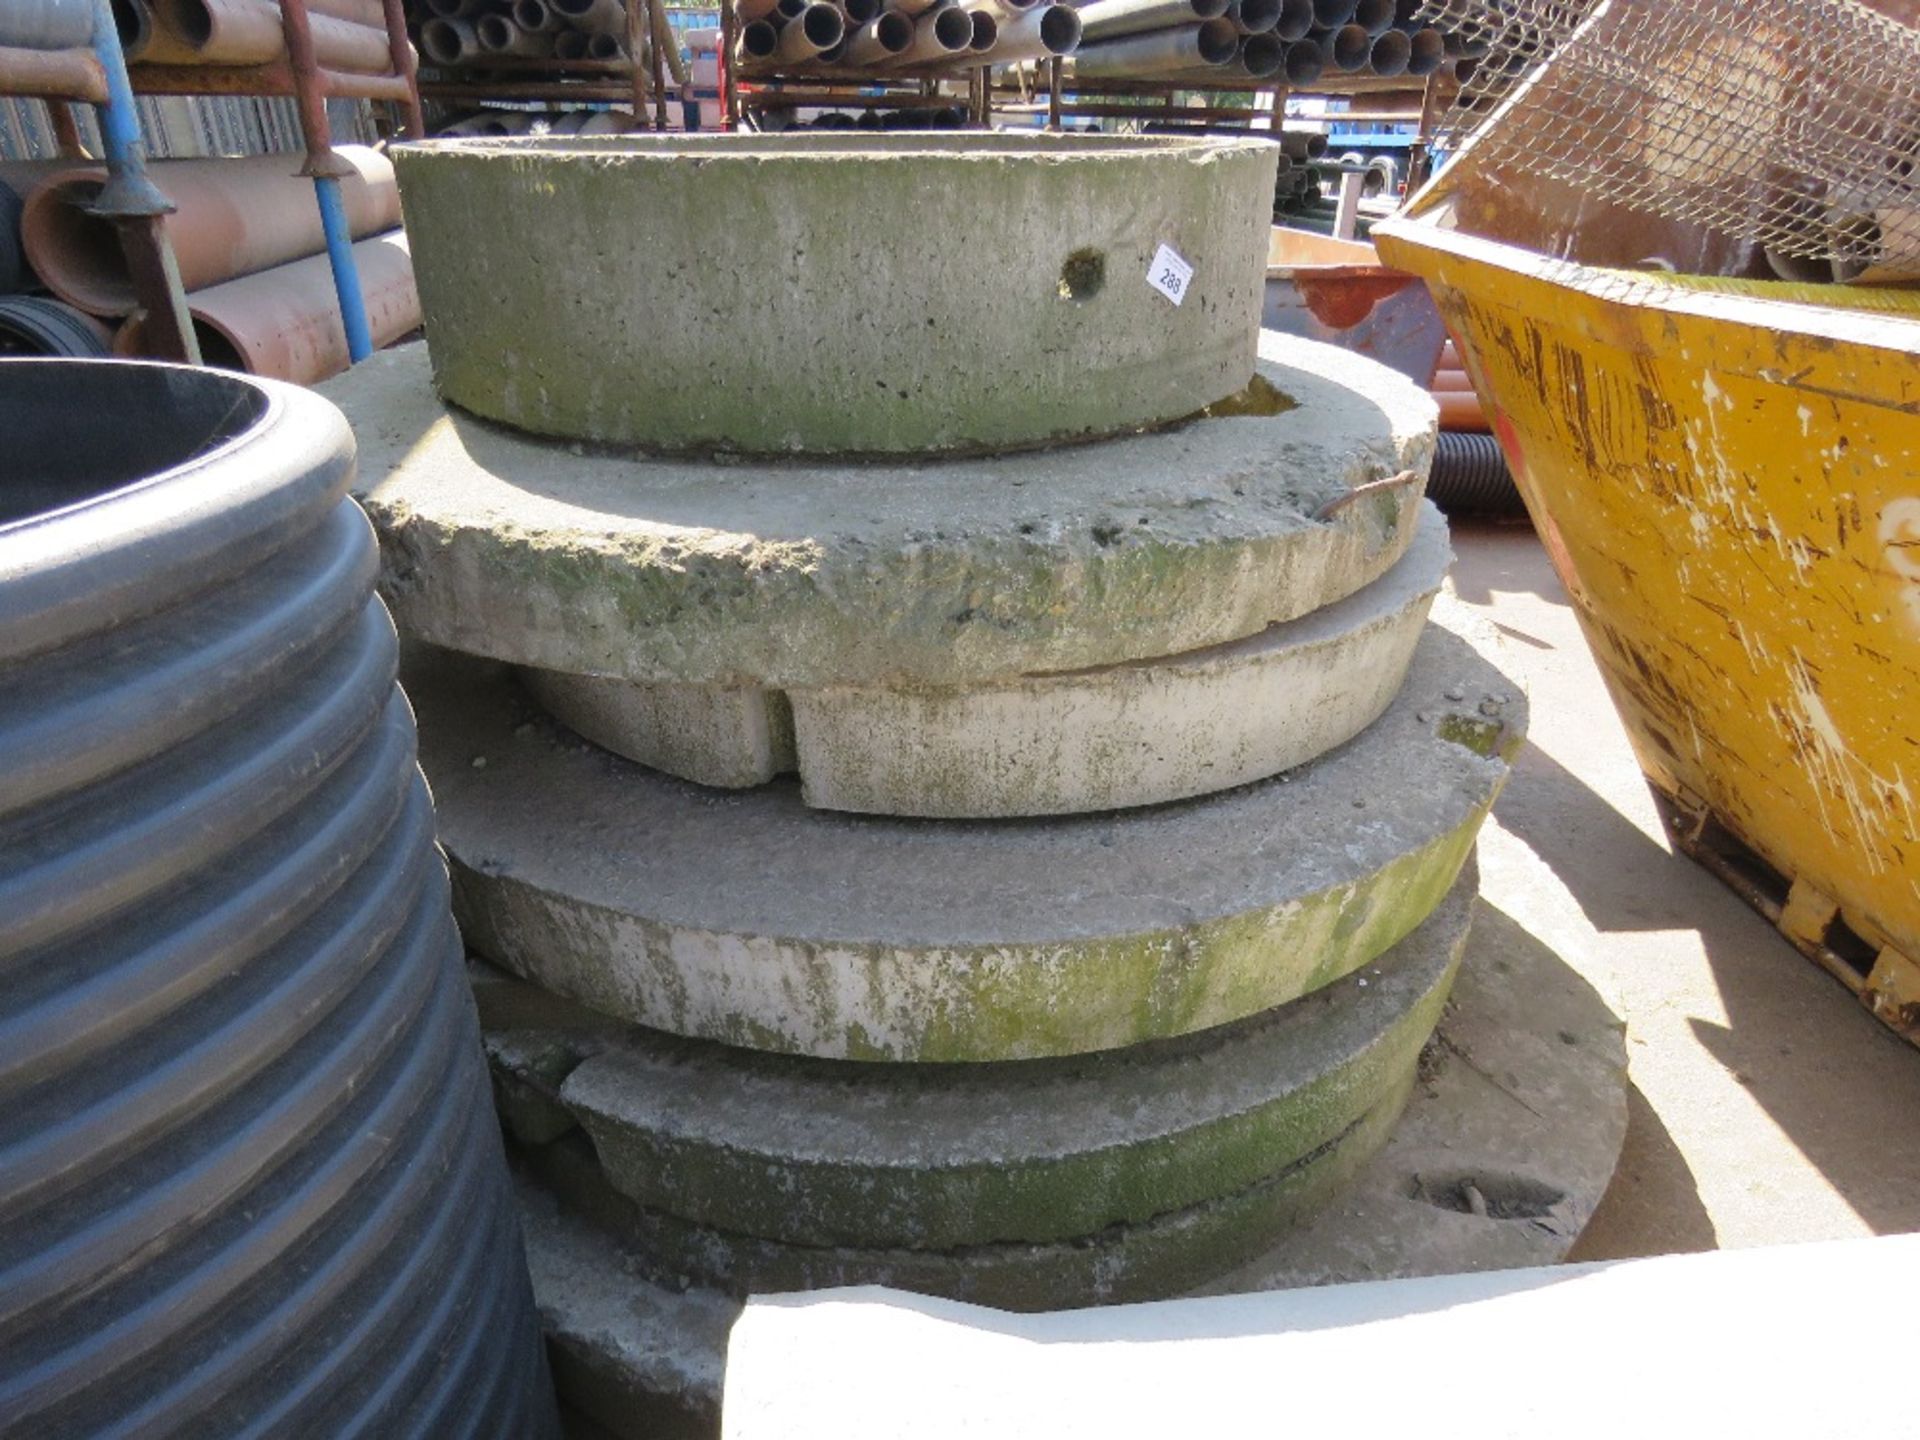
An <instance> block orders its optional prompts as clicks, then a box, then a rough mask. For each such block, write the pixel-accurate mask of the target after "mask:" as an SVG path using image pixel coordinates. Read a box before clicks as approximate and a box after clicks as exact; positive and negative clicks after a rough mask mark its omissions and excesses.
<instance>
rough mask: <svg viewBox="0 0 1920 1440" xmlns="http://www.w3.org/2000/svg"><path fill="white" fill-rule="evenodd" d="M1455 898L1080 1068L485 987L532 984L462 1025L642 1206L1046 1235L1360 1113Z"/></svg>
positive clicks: (1222, 1173) (921, 1241) (1434, 970)
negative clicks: (1375, 939) (949, 1058)
mask: <svg viewBox="0 0 1920 1440" xmlns="http://www.w3.org/2000/svg"><path fill="white" fill-rule="evenodd" d="M1474 888H1475V885H1474V880H1473V879H1472V872H1471V867H1469V870H1468V873H1467V874H1466V875H1464V876H1463V877H1462V879H1461V880H1460V881H1459V882H1457V883H1456V885H1455V887H1454V891H1453V893H1452V895H1451V896H1450V897H1449V898H1448V900H1447V901H1446V902H1444V903H1443V904H1442V905H1441V906H1440V908H1439V909H1438V910H1436V911H1435V913H1434V914H1433V915H1432V916H1430V917H1429V918H1428V919H1427V920H1426V921H1425V922H1424V923H1423V924H1422V925H1421V926H1420V927H1419V928H1418V929H1416V930H1415V931H1414V932H1413V934H1411V935H1409V936H1408V937H1407V938H1406V939H1404V940H1402V941H1401V942H1400V943H1399V944H1398V945H1396V946H1394V947H1393V949H1391V950H1390V951H1388V952H1387V954H1385V955H1383V956H1382V957H1381V958H1380V960H1379V961H1378V962H1376V963H1375V964H1374V965H1371V966H1368V967H1366V968H1365V969H1364V970H1363V971H1362V972H1360V973H1359V974H1355V975H1350V976H1348V977H1346V978H1345V979H1343V980H1341V981H1339V982H1337V983H1335V984H1333V985H1329V986H1327V987H1325V988H1324V989H1322V990H1320V991H1318V992H1316V993H1314V994H1312V995H1308V996H1303V997H1301V998H1300V999H1298V1000H1296V1001H1294V1002H1292V1003H1291V1004H1290V1005H1286V1006H1283V1007H1280V1008H1279V1009H1277V1010H1274V1011H1271V1012H1269V1013H1267V1014H1266V1015H1263V1016H1257V1017H1254V1018H1252V1019H1250V1020H1247V1021H1242V1022H1239V1023H1237V1024H1234V1025H1229V1026H1222V1027H1218V1028H1216V1029H1213V1030H1209V1031H1205V1032H1202V1033H1201V1034H1198V1035H1194V1036H1186V1037H1181V1038H1179V1039H1176V1040H1170V1041H1159V1042H1151V1043H1148V1044H1144V1045H1139V1046H1133V1047H1130V1048H1128V1049H1126V1050H1121V1051H1110V1052H1107V1053H1105V1054H1102V1055H1097V1056H1090V1057H1074V1058H1071V1059H1056V1060H1041V1061H1013V1062H1003V1063H1001V1064H993V1065H960V1066H956V1065H862V1064H858V1063H853V1062H845V1061H822V1060H812V1059H796V1058H793V1057H787V1056H768V1055H763V1054H757V1053H755V1052H752V1051H746V1050H741V1049H738V1048H735V1047H727V1046H717V1045H713V1044H711V1043H708V1042H702V1041H687V1040H680V1039H676V1038H674V1037H670V1036H665V1035H661V1034H659V1033H658V1032H655V1031H648V1030H643V1029H641V1028H639V1027H634V1026H626V1027H615V1026H612V1025H610V1024H609V1023H608V1022H605V1021H601V1022H599V1024H598V1025H594V1024H592V1023H591V1022H590V1021H589V1022H588V1023H586V1024H584V1025H583V1024H582V1023H581V1021H580V1020H577V1019H576V1020H573V1021H571V1022H565V1023H563V1024H561V1025H560V1026H558V1027H556V1028H554V1029H543V1028H540V1021H539V1018H538V1017H537V1016H533V1015H529V1014H528V1013H526V1012H527V1009H528V1008H529V1007H525V1006H521V1005H516V1004H514V1003H513V1001H512V1000H508V999H503V997H500V996H499V995H498V994H497V992H500V991H503V990H508V989H518V990H520V991H528V992H533V989H534V987H531V986H527V985H524V984H522V983H520V982H515V981H512V980H509V979H507V978H505V977H503V976H500V975H499V974H498V973H497V972H495V974H494V975H493V976H492V977H491V978H490V979H489V980H488V981H487V982H486V984H485V985H484V986H483V989H485V990H486V991H488V992H490V993H491V994H492V996H493V998H491V999H483V1001H482V1006H481V1011H482V1017H483V1025H484V1026H485V1029H486V1034H487V1047H488V1053H489V1058H490V1060H491V1062H492V1064H493V1067H494V1069H495V1072H496V1074H499V1073H500V1072H503V1071H504V1072H506V1073H508V1074H509V1075H511V1076H513V1078H514V1079H515V1080H516V1081H519V1082H521V1083H526V1084H530V1085H533V1086H535V1087H537V1088H540V1089H543V1090H544V1091H545V1092H546V1093H547V1094H549V1095H550V1096H552V1098H553V1101H554V1103H555V1104H556V1105H557V1106H558V1107H560V1108H561V1109H563V1110H564V1111H565V1112H566V1113H567V1114H568V1115H569V1116H570V1117H572V1118H574V1119H576V1120H577V1121H578V1122H579V1123H580V1124H581V1125H582V1126H583V1127H584V1128H585V1130H586V1133H587V1134H588V1136H589V1137H590V1138H591V1139H592V1141H593V1145H594V1149H595V1151H596V1153H597V1154H598V1156H599V1160H600V1164H601V1166H602V1168H603V1169H604V1170H605V1171H606V1172H607V1175H608V1178H609V1180H610V1181H611V1183H612V1184H613V1186H614V1188H616V1189H617V1190H619V1191H620V1192H621V1193H623V1194H625V1195H627V1196H628V1197H630V1198H631V1199H633V1200H635V1201H637V1202H639V1203H640V1204H642V1205H644V1206H646V1207H648V1208H650V1209H655V1210H659V1211H663V1212H665V1213H667V1214H671V1215H676V1216H679V1217H681V1218H683V1219H687V1220H690V1221H693V1222H694V1223H697V1224H702V1225H708V1226H713V1227H717V1228H719V1229H723V1230H729V1231H734V1232H737V1233H740V1234H746V1235H753V1236H758V1237H760V1238H763V1239H771V1240H779V1241H782V1242H786V1243H789V1244H799V1245H853V1246H862V1247H867V1248H874V1247H882V1248H885V1247H896V1246H897V1247H904V1248H909V1249H951V1248H954V1247H957V1246H962V1245H981V1244H991V1243H1000V1242H1008V1241H1035V1242H1044V1241H1055V1240H1070V1239H1073V1238H1075V1237H1078V1236H1085V1235H1091V1234H1093V1233H1095V1232H1097V1231H1100V1230H1103V1229H1105V1228H1106V1227H1107V1226H1109V1225H1116V1224H1139V1223H1143V1222H1145V1221H1147V1220H1150V1219H1152V1218H1153V1217H1154V1216H1156V1215H1160V1214H1165V1213H1167V1212H1170V1211H1173V1210H1179V1209H1184V1208H1186V1207H1187V1206H1190V1205H1196V1204H1199V1203H1201V1202H1203V1201H1207V1200H1215V1199H1219V1198H1221V1197H1223V1196H1227V1195H1231V1194H1234V1193H1237V1192H1238V1191H1241V1190H1243V1189H1246V1188H1247V1187H1248V1186H1251V1185H1254V1184H1256V1183H1257V1182H1259V1181H1260V1180H1261V1179H1263V1178H1265V1177H1267V1176H1270V1175H1272V1174H1273V1173H1274V1172H1275V1171H1276V1170H1278V1169H1280V1168H1282V1167H1283V1166H1284V1165H1285V1164H1287V1163H1289V1162H1290V1161H1291V1160H1294V1159H1297V1158H1299V1157H1301V1156H1303V1155H1306V1154H1308V1153H1309V1152H1312V1151H1314V1150H1316V1149H1318V1148H1319V1147H1320V1146H1322V1145H1324V1144H1326V1143H1327V1142H1328V1141H1330V1140H1332V1139H1333V1138H1334V1137H1336V1136H1338V1135H1339V1134H1341V1133H1342V1132H1343V1131H1345V1130H1346V1128H1347V1127H1348V1126H1349V1125H1351V1124H1353V1123H1354V1122H1355V1121H1356V1120H1358V1119H1359V1118H1360V1117H1361V1116H1362V1114H1364V1113H1365V1112H1366V1111H1368V1110H1370V1109H1371V1108H1372V1107H1373V1106H1374V1104H1375V1103H1376V1102H1378V1101H1379V1100H1380V1099H1381V1098H1382V1097H1383V1096H1384V1095H1385V1094H1387V1093H1388V1092H1389V1091H1390V1090H1391V1089H1392V1088H1393V1086H1394V1085H1396V1084H1397V1083H1398V1082H1399V1081H1400V1080H1401V1079H1402V1078H1403V1077H1404V1076H1405V1075H1406V1073H1407V1072H1408V1070H1409V1069H1410V1068H1411V1067H1412V1066H1413V1064H1414V1061H1415V1059H1416V1057H1417V1056H1418V1054H1419V1051H1420V1048H1421V1046H1422V1045H1423V1044H1424V1043H1425V1042H1426V1040H1427V1037H1428V1036H1429V1035H1430V1034H1431V1033H1432V1030H1433V1027H1434V1024H1435V1022H1436V1021H1437V1020H1438V1018H1439V1015H1440V1011H1441V1009H1442V1007H1443V1006H1444V1004H1445V1002H1446V998H1447V995H1448V992H1449V990H1450V988H1451V984H1452V979H1453V974H1454V970H1455V967H1456V965H1457V963H1458V960H1459V955H1460V951H1461V948H1462V946H1463V945H1464V943H1465V939H1466V934H1467V928H1468V924H1469V921H1470V919H1471V913H1472V904H1473V898H1472V897H1473V890H1474ZM534 993H537V992H534ZM580 1013H581V1014H582V1015H586V1014H588V1013H590V1012H580ZM554 1049H560V1050H566V1051H569V1052H570V1053H571V1054H572V1056H573V1064H572V1066H571V1067H570V1068H568V1069H567V1071H566V1073H565V1075H564V1077H560V1078H558V1079H556V1077H555V1076H554V1075H553V1073H552V1072H551V1071H547V1072H545V1073H542V1074H531V1073H527V1072H526V1071H524V1070H523V1069H522V1068H521V1067H522V1066H523V1065H524V1064H525V1063H526V1057H528V1056H529V1055H535V1054H546V1053H552V1051H553V1050H554ZM508 1129H509V1132H510V1133H512V1134H513V1135H514V1136H515V1137H516V1138H517V1139H519V1140H521V1141H523V1142H525V1143H530V1144H544V1143H545V1142H546V1141H548V1140H551V1139H554V1138H557V1135H558V1134H560V1133H564V1132H563V1131H556V1130H553V1129H552V1128H551V1127H550V1126H547V1125H544V1124H542V1125H537V1126H535V1127H534V1128H531V1129H529V1128H526V1127H524V1126H523V1125H522V1124H521V1123H520V1122H519V1121H518V1120H517V1119H516V1118H515V1117H514V1116H511V1115H510V1116H508Z"/></svg>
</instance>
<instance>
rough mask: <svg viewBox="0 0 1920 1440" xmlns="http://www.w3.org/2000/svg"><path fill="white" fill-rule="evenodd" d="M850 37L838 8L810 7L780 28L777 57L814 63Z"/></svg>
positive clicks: (776, 49) (819, 5) (828, 6)
mask: <svg viewBox="0 0 1920 1440" xmlns="http://www.w3.org/2000/svg"><path fill="white" fill-rule="evenodd" d="M846 33H847V20H846V17H845V16H844V15H842V14H841V13H840V10H839V8H838V7H837V6H834V5H828V4H825V3H822V4H817V5H809V6H807V8H806V9H805V10H802V11H801V12H800V14H799V15H798V16H796V17H795V18H794V19H792V20H789V21H788V22H787V23H786V24H785V25H782V26H781V27H780V40H779V43H778V45H776V46H775V47H774V54H775V55H776V56H778V57H779V58H780V59H782V60H811V59H813V58H814V56H816V55H818V54H819V53H820V52H821V51H822V50H829V49H831V48H833V47H834V46H835V45H838V44H839V43H840V40H841V37H842V36H844V35H845V34H846ZM967 33H968V34H969V35H971V34H972V33H973V29H972V27H971V26H968V27H967Z"/></svg>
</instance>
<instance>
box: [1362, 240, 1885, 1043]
mask: <svg viewBox="0 0 1920 1440" xmlns="http://www.w3.org/2000/svg"><path fill="white" fill-rule="evenodd" d="M1374 238H1375V241H1376V243H1377V244H1378V246H1379V249H1380V252H1381V254H1382V256H1383V257H1384V258H1385V259H1386V261H1387V262H1388V263H1389V264H1391V265H1394V266H1397V267H1399V268H1401V269H1405V270H1410V271H1413V272H1414V273H1416V274H1419V275H1421V276H1422V277H1423V278H1425V279H1426V281H1427V282H1428V284H1429V286H1430V287H1431V288H1432V290H1433V293H1434V298H1435V299H1436V301H1437V302H1438V303H1439V306H1440V309H1441V312H1442V314H1443V315H1444V316H1445V317H1446V320H1447V323H1448V326H1449V328H1450V329H1452V331H1453V332H1454V335H1455V338H1456V339H1457V341H1458V342H1459V346H1460V350H1461V354H1462V356H1463V357H1464V359H1465V362H1466V365H1467V369H1468V372H1469V374H1470V375H1471V376H1472V378H1473V382H1474V385H1475V388H1476V389H1477V390H1478V391H1479V393H1480V397H1481V400H1482V402H1483V403H1484V404H1485V405H1486V406H1487V408H1488V413H1489V416H1490V417H1491V418H1492V421H1493V425H1494V429H1495V432H1496V433H1497V434H1498V435H1499V437H1500V441H1501V444H1502V446H1503V448H1504V449H1505V450H1506V453H1507V457H1508V460H1509V463H1510V465H1511V468H1512V470H1513V473H1514V476H1515V479H1516V480H1517V482H1518V484H1519V487H1520V490H1521V492H1522V494H1523V495H1524V497H1525V499H1526V503H1527V508H1528V510H1529V511H1530V512H1531V514H1532V516H1533V519H1534V522H1535V524H1536V526H1537V527H1538V528H1539V531H1540V533H1541V535H1542V536H1543V537H1544V539H1545V541H1546V543H1547V546H1548V548H1549V550H1550V551H1551V553H1552V555H1553V558H1554V564H1555V566H1556V568H1557V569H1558V571H1559V573H1560V577H1561V579H1562V580H1563V581H1564V582H1565V584H1566V587H1567V589H1568V592H1569V593H1570V594H1571V595H1572V596H1573V598H1574V602H1575V604H1576V606H1577V608H1578V613H1579V615H1580V617H1581V621H1582V624H1583V627H1584V629H1585V631H1586V634H1587V637H1588V640H1589V641H1590V642H1591V644H1592V646H1593V649H1594V652H1595V654H1596V656H1597V657H1598V658H1599V661H1600V663H1601V666H1602V668H1603V670H1604V671H1605V674H1606V677H1607V682H1608V685H1609V688H1610V689H1611V691H1612V694H1613V698H1614V700H1615V702H1616V704H1617V705H1618V706H1619V708H1620V711H1621V714H1622V716H1623V717H1624V719H1625V721H1626V724H1627V729H1628V731H1629V733H1630V735H1631V736H1632V739H1633V744H1634V748H1635V750H1636V752H1637V754H1638V757H1639V760H1640V765H1641V768H1642V769H1643V770H1644V771H1645V772H1646V775H1647V777H1648V779H1649V781H1650V782H1651V783H1652V785H1653V787H1654V788H1655V790H1656V791H1658V792H1660V793H1661V794H1662V795H1663V796H1665V797H1666V798H1667V799H1668V800H1669V801H1670V802H1671V804H1672V806H1674V807H1677V809H1678V810H1679V812H1680V816H1679V819H1678V821H1677V823H1676V826H1675V829H1676V834H1677V835H1678V837H1679V838H1680V839H1681V840H1682V841H1683V843H1687V844H1689V847H1690V848H1693V849H1695V850H1696V852H1697V853H1700V852H1704V851H1708V850H1712V849H1713V848H1714V847H1713V846H1712V845H1711V844H1710V843H1709V837H1708V832H1713V833H1715V834H1717V833H1719V832H1720V831H1721V830H1722V829H1724V831H1726V832H1730V834H1731V836H1732V837H1734V838H1735V839H1737V840H1738V841H1739V842H1741V843H1742V844H1744V845H1745V846H1746V847H1749V848H1750V849H1751V850H1752V851H1753V852H1756V853H1757V855H1758V856H1759V857H1760V858H1761V859H1763V860H1764V861H1765V862H1766V864H1767V865H1768V866H1770V867H1771V868H1772V869H1773V870H1775V871H1777V872H1779V874H1780V875H1781V876H1783V877H1784V878H1785V879H1786V880H1787V881H1789V882H1791V891H1790V893H1788V894H1786V895H1785V896H1776V897H1774V899H1772V900H1771V901H1767V900H1765V897H1764V896H1755V897H1750V898H1755V899H1756V903H1760V904H1762V908H1764V909H1767V910H1768V913H1769V914H1770V915H1771V916H1772V917H1773V918H1774V919H1775V920H1776V923H1778V924H1779V926H1780V928H1781V929H1782V930H1783V931H1784V932H1785V933H1786V934H1787V935H1788V937H1789V938H1790V939H1792V940H1794V942H1795V943H1796V944H1798V945H1800V947H1801V948H1802V949H1803V950H1805V951H1807V953H1809V954H1810V955H1813V956H1814V957H1815V958H1816V959H1819V960H1821V961H1822V963H1825V964H1826V965H1827V966H1828V968H1829V969H1832V970H1833V971H1834V972H1835V973H1836V974H1838V975H1840V976H1841V978H1843V979H1846V980H1848V981H1849V983H1850V984H1852V985H1853V986H1854V988H1855V989H1856V990H1857V991H1859V992H1860V994H1861V995H1862V998H1863V999H1864V1000H1866V1002H1867V1003H1868V1004H1869V1005H1870V1006H1871V1007H1872V1008H1873V1009H1874V1010H1875V1012H1876V1013H1878V1014H1879V1015H1880V1016H1881V1017H1882V1018H1883V1019H1885V1020H1886V1021H1887V1022H1888V1023H1890V1024H1892V1025H1893V1026H1895V1027H1896V1028H1898V1029H1900V1030H1902V1031H1903V1032H1904V1033H1906V1034H1907V1035H1908V1037H1909V1038H1916V1039H1920V966H1916V965H1915V964H1914V961H1915V960H1916V959H1920V294H1912V293H1894V292H1880V293H1879V294H1878V295H1877V296H1876V297H1875V298H1874V299H1873V300H1872V301H1871V302H1870V303H1869V304H1868V305H1867V308H1844V309H1843V308H1840V307H1839V306H1838V305H1821V304H1808V303H1791V302H1788V301H1782V300H1776V299H1771V298H1758V297H1759V296H1761V295H1766V294H1769V293H1771V294H1783V293H1797V294H1799V295H1803V296H1808V297H1812V296H1815V295H1819V294H1820V293H1821V291H1822V290H1823V289H1824V288H1825V287H1817V288H1816V287H1765V286H1754V285H1747V286H1742V285H1739V284H1713V285H1701V284H1698V283H1691V284H1690V283H1687V282H1684V281H1680V280H1678V279H1675V278H1672V277H1666V276H1659V275H1639V274H1623V273H1621V272H1617V271H1606V270H1599V269H1594V268H1589V267H1584V266H1580V265H1575V264H1572V263H1569V262H1564V261H1556V260H1551V259H1548V258H1546V257H1543V256H1539V255H1535V254H1533V253H1531V252H1530V251H1527V250H1522V249H1518V248H1515V247H1513V246H1509V245H1503V244H1498V243H1494V242H1492V241H1488V240H1483V239H1478V238H1475V237H1473V236H1470V235H1466V234H1462V233H1460V232H1457V231H1452V230H1445V229H1441V228H1438V227H1436V226H1434V225H1432V224H1430V223H1426V222H1423V221H1420V220H1400V221H1396V222H1394V223H1393V224H1391V225H1387V226H1381V227H1377V228H1376V230H1375V232H1374ZM1841 298H1842V300H1843V303H1850V304H1852V305H1859V304H1860V303H1861V302H1859V301H1857V300H1855V301H1852V302H1845V301H1844V297H1841ZM1737 868H1738V867H1737V866H1729V867H1728V873H1729V877H1730V878H1732V872H1733V871H1734V870H1736V869H1737ZM1750 888H1757V889H1759V890H1764V889H1765V888H1766V887H1765V885H1764V884H1761V885H1759V886H1758V887H1750Z"/></svg>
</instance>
